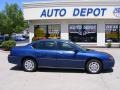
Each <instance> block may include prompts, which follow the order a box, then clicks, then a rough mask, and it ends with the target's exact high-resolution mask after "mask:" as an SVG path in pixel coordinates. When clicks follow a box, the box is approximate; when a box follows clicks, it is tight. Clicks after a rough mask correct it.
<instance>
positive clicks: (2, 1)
mask: <svg viewBox="0 0 120 90" xmlns="http://www.w3.org/2000/svg"><path fill="white" fill-rule="evenodd" d="M33 1H51V0H0V11H2V10H3V9H4V7H5V4H6V3H9V4H12V3H17V4H18V5H19V6H20V8H21V9H23V5H22V2H33Z"/></svg>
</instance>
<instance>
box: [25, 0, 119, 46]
mask: <svg viewBox="0 0 120 90" xmlns="http://www.w3.org/2000/svg"><path fill="white" fill-rule="evenodd" d="M24 18H25V20H28V21H29V22H30V28H29V29H30V42H31V40H32V38H33V37H36V38H45V37H46V38H61V39H66V40H71V41H74V42H76V43H78V44H81V45H88V46H105V45H106V43H107V42H108V41H112V43H113V44H115V45H116V44H118V43H119V41H120V0H71V1H70V0H69V1H66V0H64V1H57V0H56V1H55V0H54V1H47V2H30V3H24Z"/></svg>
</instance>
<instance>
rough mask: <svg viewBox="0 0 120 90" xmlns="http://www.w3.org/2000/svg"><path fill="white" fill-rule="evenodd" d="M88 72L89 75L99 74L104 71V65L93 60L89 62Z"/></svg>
mask: <svg viewBox="0 0 120 90" xmlns="http://www.w3.org/2000/svg"><path fill="white" fill-rule="evenodd" d="M86 70H87V72H88V73H91V74H97V73H99V72H100V71H101V70H102V63H101V62H100V61H99V60H97V59H92V60H90V61H88V62H87V64H86Z"/></svg>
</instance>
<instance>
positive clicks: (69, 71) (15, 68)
mask: <svg viewBox="0 0 120 90" xmlns="http://www.w3.org/2000/svg"><path fill="white" fill-rule="evenodd" d="M10 70H13V71H24V70H23V69H22V68H21V67H19V66H14V67H12V68H10ZM37 72H52V73H58V72H59V73H86V71H85V70H82V69H56V68H54V69H53V68H39V69H38V70H37ZM112 72H113V69H109V70H104V71H102V72H101V73H112Z"/></svg>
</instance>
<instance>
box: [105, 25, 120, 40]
mask: <svg viewBox="0 0 120 90" xmlns="http://www.w3.org/2000/svg"><path fill="white" fill-rule="evenodd" d="M119 40H120V25H119V24H106V25H105V41H106V42H119Z"/></svg>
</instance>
